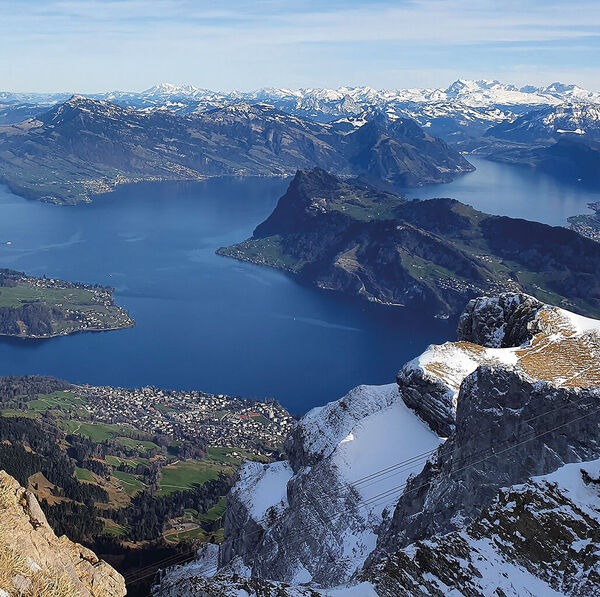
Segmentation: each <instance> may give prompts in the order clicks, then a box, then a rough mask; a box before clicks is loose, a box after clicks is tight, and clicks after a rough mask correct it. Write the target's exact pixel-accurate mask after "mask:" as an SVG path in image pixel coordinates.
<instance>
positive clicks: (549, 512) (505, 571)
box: [361, 460, 600, 597]
mask: <svg viewBox="0 0 600 597" xmlns="http://www.w3.org/2000/svg"><path fill="white" fill-rule="evenodd" d="M599 541H600V460H593V461H588V462H583V463H577V464H567V465H565V466H562V467H560V468H559V469H557V470H556V471H555V472H553V473H551V474H549V475H545V476H542V477H534V478H533V479H531V480H530V481H528V482H526V483H525V484H522V485H516V486H513V487H510V488H507V489H502V490H501V491H500V493H499V495H498V496H497V497H496V498H495V499H494V501H493V502H492V504H491V505H490V507H489V508H488V509H486V511H485V512H484V513H482V514H481V516H479V517H478V519H477V520H475V521H474V522H473V523H471V524H470V525H468V526H467V527H466V528H465V529H462V530H460V531H456V532H453V533H450V534H447V535H441V536H437V537H433V538H431V539H425V540H423V541H418V542H416V543H414V544H412V545H410V546H408V547H406V548H404V549H401V550H399V551H397V552H395V553H392V554H386V556H385V558H384V559H382V560H381V561H379V562H377V563H376V564H374V565H373V566H372V567H371V568H369V569H368V570H367V571H366V572H365V573H363V574H362V575H361V577H362V578H365V579H370V580H372V581H373V583H374V584H375V587H376V594H377V595H379V596H380V597H425V596H427V597H444V596H446V595H448V591H449V590H450V589H452V590H453V592H452V594H455V595H468V596H469V597H487V596H489V595H503V596H506V597H523V596H536V597H537V596H540V597H541V596H543V597H562V596H564V595H571V596H577V597H594V596H595V595H597V594H598V587H599V586H600V551H599V550H598V542H599ZM399 571H401V573H399Z"/></svg>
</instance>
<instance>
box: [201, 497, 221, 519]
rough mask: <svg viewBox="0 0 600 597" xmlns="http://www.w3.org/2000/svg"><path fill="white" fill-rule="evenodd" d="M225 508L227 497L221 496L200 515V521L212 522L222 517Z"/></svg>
mask: <svg viewBox="0 0 600 597" xmlns="http://www.w3.org/2000/svg"><path fill="white" fill-rule="evenodd" d="M226 508H227V498H224V497H223V498H221V499H220V500H219V501H218V502H217V503H216V504H215V505H214V506H213V507H212V508H211V509H210V510H208V511H207V512H205V513H204V514H203V515H202V516H200V520H201V521H202V522H213V521H215V520H219V519H220V518H223V515H224V514H225V509H226Z"/></svg>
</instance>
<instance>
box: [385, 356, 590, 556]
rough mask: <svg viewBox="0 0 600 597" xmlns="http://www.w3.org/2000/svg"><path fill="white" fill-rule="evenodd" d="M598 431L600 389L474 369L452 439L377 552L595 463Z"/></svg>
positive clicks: (411, 487)
mask: <svg viewBox="0 0 600 597" xmlns="http://www.w3.org/2000/svg"><path fill="white" fill-rule="evenodd" d="M599 426H600V390H598V389H593V388H560V387H556V385H554V384H550V383H545V382H541V381H536V380H532V379H529V378H527V377H526V376H525V375H523V373H521V372H519V371H515V370H510V369H508V368H505V367H492V366H487V367H480V368H478V369H477V370H476V371H475V372H474V373H472V374H471V375H469V376H468V377H467V378H466V379H465V380H464V381H463V383H462V385H461V390H460V395H459V399H458V408H457V413H456V430H455V432H454V434H453V435H452V436H451V437H450V438H449V439H448V440H447V441H446V442H445V443H444V444H443V445H442V446H441V447H440V448H439V450H438V452H437V454H436V457H435V458H434V459H431V460H430V461H428V462H427V464H426V465H425V467H424V468H423V470H422V471H421V473H419V474H418V475H416V476H415V477H414V478H413V479H411V480H410V481H409V483H408V485H407V487H406V489H405V490H404V492H403V494H402V496H401V497H400V500H399V501H398V503H397V505H396V509H395V511H394V515H393V518H392V521H391V524H390V526H389V528H388V529H387V530H386V531H385V532H384V533H383V534H382V535H381V536H380V541H379V548H380V549H382V550H383V551H385V552H388V553H389V552H390V551H393V550H394V549H396V548H398V547H405V546H407V545H409V544H410V543H412V542H414V541H417V540H421V539H424V538H426V537H430V536H431V535H437V534H444V533H448V532H451V531H454V530H457V529H458V528H460V527H461V526H463V525H464V524H465V522H469V521H471V520H473V519H474V518H475V517H477V516H478V515H479V514H480V513H481V512H482V510H483V509H485V508H487V507H488V506H489V505H490V503H491V502H492V500H493V499H494V497H495V496H496V495H497V494H498V491H499V490H500V489H501V488H502V487H507V486H510V485H514V484H517V483H524V482H525V481H527V479H529V478H530V477H532V476H536V475H544V474H547V473H550V472H552V471H555V470H556V469H558V468H559V467H561V466H563V465H564V464H566V463H572V462H580V461H585V460H592V459H595V458H598V457H600V435H599V433H598V429H599Z"/></svg>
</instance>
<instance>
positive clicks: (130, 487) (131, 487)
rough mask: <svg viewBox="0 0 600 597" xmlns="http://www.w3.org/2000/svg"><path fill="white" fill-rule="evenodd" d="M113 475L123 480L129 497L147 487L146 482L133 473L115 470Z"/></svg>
mask: <svg viewBox="0 0 600 597" xmlns="http://www.w3.org/2000/svg"><path fill="white" fill-rule="evenodd" d="M113 476H114V477H116V478H117V479H118V480H119V481H120V482H121V486H122V487H123V490H124V491H125V493H126V494H127V495H128V496H129V497H132V496H134V495H135V494H136V493H137V492H138V491H142V489H144V487H145V486H144V484H143V483H142V482H141V481H140V480H139V479H138V478H137V477H136V476H135V475H133V474H131V473H124V472H122V471H113Z"/></svg>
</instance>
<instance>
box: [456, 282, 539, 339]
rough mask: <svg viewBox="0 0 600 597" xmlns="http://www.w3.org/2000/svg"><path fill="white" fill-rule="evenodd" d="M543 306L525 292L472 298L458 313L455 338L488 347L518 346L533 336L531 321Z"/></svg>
mask: <svg viewBox="0 0 600 597" xmlns="http://www.w3.org/2000/svg"><path fill="white" fill-rule="evenodd" d="M543 306H544V304H543V303H541V302H540V301H538V300H537V299H536V298H534V297H532V296H529V295H527V294H514V293H503V294H501V295H499V296H498V297H494V298H487V297H479V298H475V299H472V300H471V301H469V303H468V304H467V307H466V309H465V310H464V312H463V314H462V315H461V317H460V320H459V323H458V340H459V341H463V342H473V343H474V344H479V345H481V346H487V347H488V348H510V347H515V346H521V344H525V342H528V341H529V340H531V338H532V337H533V331H534V330H533V329H531V325H530V324H531V322H532V321H533V320H534V319H535V316H536V315H537V314H538V311H539V310H540V309H541V308H542V307H543Z"/></svg>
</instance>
